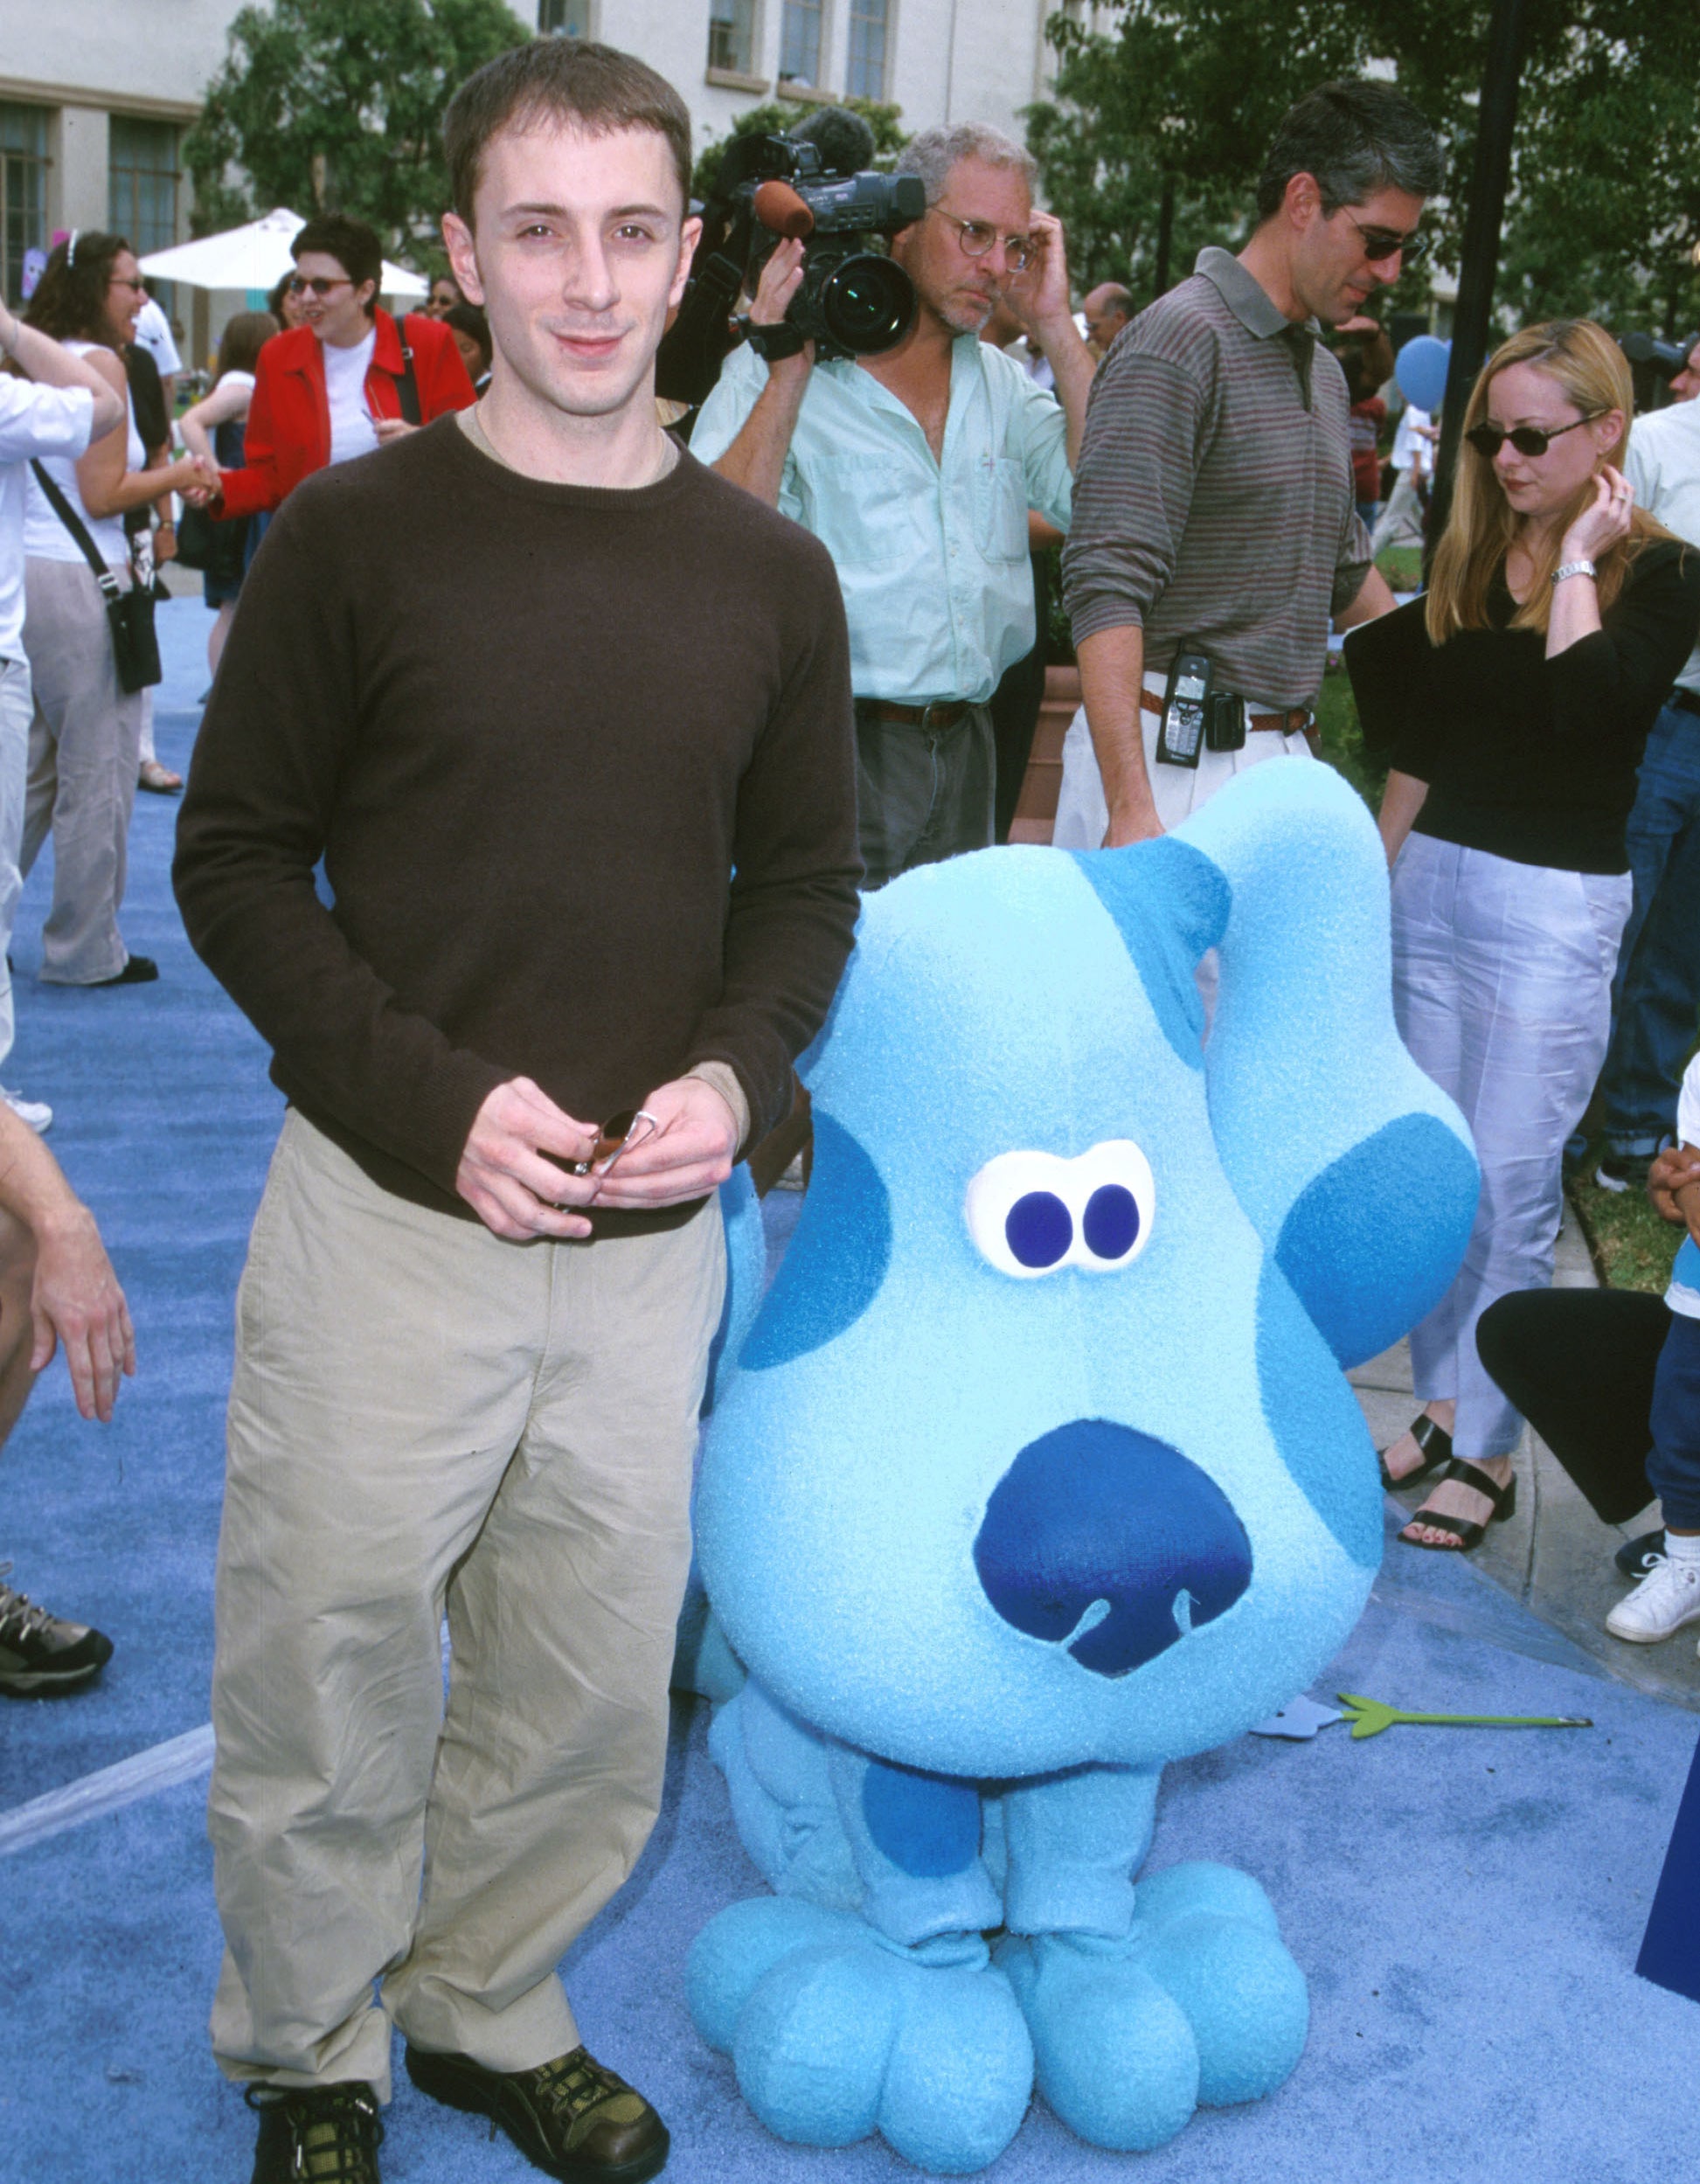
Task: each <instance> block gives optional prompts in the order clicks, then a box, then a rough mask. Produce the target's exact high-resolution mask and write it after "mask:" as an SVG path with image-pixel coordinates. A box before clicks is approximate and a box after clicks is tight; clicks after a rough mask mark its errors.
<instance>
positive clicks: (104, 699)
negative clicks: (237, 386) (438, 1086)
mask: <svg viewBox="0 0 1700 2184" xmlns="http://www.w3.org/2000/svg"><path fill="white" fill-rule="evenodd" d="M144 294H145V291H144V290H143V288H142V276H141V273H140V270H139V268H138V267H137V265H136V260H135V253H134V252H133V251H132V250H131V249H130V246H129V245H128V243H127V242H125V241H124V240H123V239H122V238H121V236H117V235H104V234H101V233H99V232H94V231H90V230H84V231H81V232H73V234H72V235H71V236H70V237H69V238H68V239H66V241H65V242H63V243H60V244H58V245H56V246H55V247H54V249H53V252H52V255H51V256H50V257H49V259H48V260H47V267H46V270H45V273H44V274H42V276H41V280H40V282H39V284H38V287H37V288H36V292H35V294H34V295H33V296H32V297H31V302H30V308H29V311H28V313H27V314H26V322H27V323H28V324H29V325H31V326H34V327H38V328H39V329H40V330H41V331H42V332H43V333H45V334H51V335H52V336H54V337H55V339H57V340H59V341H61V342H63V343H65V345H66V348H67V349H69V350H71V351H72V353H73V355H74V356H80V357H87V358H88V360H89V363H90V364H91V365H92V366H93V368H94V370H95V371H98V372H99V373H100V374H101V378H103V379H105V380H106V381H107V382H108V385H110V386H111V388H112V390H113V392H114V393H115V394H118V395H121V396H122V397H123V399H124V400H125V402H126V404H127V406H128V407H129V418H128V431H127V432H126V433H122V434H121V433H111V434H109V435H108V437H107V438H106V439H105V440H97V441H96V442H95V443H94V446H93V447H91V448H90V449H89V451H88V453H87V454H86V455H84V456H82V457H81V458H80V460H79V461H76V462H71V461H66V460H64V459H52V458H50V459H49V460H47V461H42V462H37V463H33V464H31V476H30V496H29V505H28V508H27V510H26V511H25V514H24V554H25V571H24V601H25V605H24V650H25V652H26V653H27V654H28V655H29V661H30V672H31V679H32V681H33V683H34V687H35V718H34V720H33V722H32V723H31V730H30V786H29V794H28V800H27V802H26V804H25V807H24V848H23V855H22V857H21V859H20V863H21V865H22V869H23V870H24V873H25V874H27V873H28V872H29V870H30V868H31V865H32V864H33V863H34V862H35V859H36V856H37V854H38V851H39V849H40V848H41V845H42V843H43V842H44V841H45V839H46V835H47V831H48V829H49V827H50V826H51V827H52V835H53V905H52V911H51V912H50V913H49V915H48V919H47V922H46V925H45V927H44V928H43V932H42V967H41V975H42V978H43V979H44V981H46V982H48V983H49V984H52V985H61V986H130V985H138V984H141V983H142V982H143V981H147V980H149V979H152V978H156V977H157V976H158V975H159V973H158V968H157V967H156V965H155V964H154V963H153V961H152V960H150V959H149V957H147V956H142V955H131V954H130V953H128V950H127V949H126V947H125V946H124V943H123V939H122V938H121V935H120V933H119V931H118V905H119V904H120V903H121V901H122V900H123V895H124V880H125V864H126V849H127V838H128V832H129V822H130V808H131V806H132V804H133V803H134V802H135V783H136V768H137V765H138V752H139V745H140V738H141V731H142V696H141V693H142V690H144V689H145V688H146V687H147V685H148V684H149V683H156V682H157V681H158V680H159V655H158V650H157V648H156V645H155V642H154V635H153V602H152V596H151V585H150V584H149V586H146V587H142V586H137V585H136V584H135V577H134V574H133V572H132V569H131V565H130V546H129V541H128V538H127V537H126V536H125V530H124V517H125V516H126V515H127V514H128V513H129V511H130V510H134V509H142V508H145V507H146V506H147V504H148V503H149V502H150V501H156V500H157V499H158V498H159V497H160V496H161V495H162V494H165V493H171V492H177V493H193V492H196V491H197V490H204V489H205V484H206V480H205V477H204V475H203V474H202V471H201V468H200V466H199V464H198V463H197V462H196V461H194V460H193V459H192V458H188V459H185V460H184V461H178V462H168V463H163V464H161V465H160V466H158V467H157V468H154V469H149V468H147V458H146V455H145V453H144V450H143V447H142V438H141V434H140V433H138V431H137V429H136V424H135V408H134V406H133V405H132V404H130V399H129V390H128V382H127V380H126V378H125V373H124V367H123V364H121V361H120V359H119V355H118V351H119V350H121V348H123V347H124V346H125V345H126V344H127V343H128V342H129V341H130V340H131V338H132V336H133V333H134V329H135V317H136V314H137V312H138V311H139V310H140V309H141V308H142V300H143V296H144Z"/></svg>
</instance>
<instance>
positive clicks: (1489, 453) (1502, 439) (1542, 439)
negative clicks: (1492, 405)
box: [1464, 410, 1606, 462]
mask: <svg viewBox="0 0 1700 2184" xmlns="http://www.w3.org/2000/svg"><path fill="white" fill-rule="evenodd" d="M1605 414H1606V413H1605V411H1604V410H1590V411H1589V412H1588V413H1587V415H1586V417H1579V418H1577V419H1574V420H1573V421H1572V423H1571V424H1568V425H1559V426H1555V427H1554V428H1553V430H1552V431H1551V432H1550V433H1549V432H1544V431H1543V430H1542V428H1541V427H1540V426H1538V425H1514V426H1512V427H1511V429H1510V431H1509V432H1506V431H1505V430H1503V429H1502V427H1501V426H1498V425H1477V426H1474V427H1473V428H1472V429H1471V430H1470V431H1469V432H1467V433H1465V435H1464V437H1465V439H1466V440H1468V441H1469V443H1470V445H1471V447H1474V450H1475V452H1476V453H1477V454H1479V455H1485V456H1486V457H1487V458H1488V461H1489V462H1491V461H1493V459H1494V457H1495V455H1496V454H1498V453H1499V451H1500V449H1501V448H1502V447H1503V446H1504V445H1505V443H1506V441H1507V440H1509V441H1510V443H1511V445H1512V446H1513V447H1515V448H1516V451H1517V453H1518V454H1520V455H1544V454H1545V453H1546V451H1547V449H1548V448H1549V447H1551V444H1552V442H1553V441H1554V440H1562V439H1563V438H1564V436H1565V433H1573V432H1574V431H1575V430H1576V427H1577V426H1578V425H1592V422H1593V420H1594V419H1595V418H1596V417H1604V415H1605Z"/></svg>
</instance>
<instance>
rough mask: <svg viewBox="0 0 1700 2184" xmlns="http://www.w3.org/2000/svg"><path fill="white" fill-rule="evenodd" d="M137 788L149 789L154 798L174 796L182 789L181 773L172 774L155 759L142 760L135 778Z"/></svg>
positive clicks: (168, 767)
mask: <svg viewBox="0 0 1700 2184" xmlns="http://www.w3.org/2000/svg"><path fill="white" fill-rule="evenodd" d="M135 782H136V787H138V788H150V789H152V791H153V792H154V794H155V795H156V796H175V795H176V794H177V791H178V790H179V789H180V788H181V787H183V776H182V774H181V773H172V771H171V769H170V766H162V765H161V764H160V762H159V760H158V759H142V764H141V766H140V767H139V768H138V770H137V773H136V777H135Z"/></svg>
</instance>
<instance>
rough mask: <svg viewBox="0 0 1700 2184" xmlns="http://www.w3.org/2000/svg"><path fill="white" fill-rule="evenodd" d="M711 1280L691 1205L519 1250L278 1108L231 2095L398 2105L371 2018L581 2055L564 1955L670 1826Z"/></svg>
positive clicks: (215, 1703) (224, 1721)
mask: <svg viewBox="0 0 1700 2184" xmlns="http://www.w3.org/2000/svg"><path fill="white" fill-rule="evenodd" d="M724 1286H725V1249H724V1244H723V1239H722V1231H721V1224H720V1218H719V1213H718V1207H717V1206H716V1205H715V1204H713V1203H709V1204H707V1205H705V1206H704V1207H703V1208H702V1209H701V1210H699V1211H698V1212H697V1214H696V1215H695V1216H694V1217H692V1218H691V1219H690V1220H689V1221H688V1222H686V1223H685V1224H684V1225H683V1227H681V1228H679V1229H677V1230H674V1231H670V1232H669V1233H666V1234H663V1235H658V1236H644V1237H620V1238H604V1239H602V1240H600V1241H598V1242H596V1243H594V1244H593V1245H582V1244H554V1243H551V1242H547V1241H544V1240H539V1241H538V1242H537V1243H534V1244H525V1245H517V1244H508V1243H503V1241H501V1240H500V1239H499V1238H496V1237H494V1236H492V1235H491V1234H490V1233H489V1231H488V1230H487V1229H485V1228H483V1227H482V1225H481V1224H475V1223H472V1222H467V1221H460V1220H456V1219H455V1218H454V1217H453V1216H451V1215H448V1214H443V1213H439V1212H436V1211H434V1210H429V1209H427V1208H423V1207H419V1206H413V1205H409V1204H408V1203H406V1202H405V1201H403V1200H400V1199H398V1198H395V1197H393V1196H391V1195H390V1194H389V1193H387V1192H385V1191H383V1190H381V1189H379V1188H378V1186H377V1185H376V1184H374V1183H372V1182H370V1181H368V1179H367V1178H366V1177H365V1175H364V1174H363V1173H362V1172H361V1170H360V1169H359V1168H357V1166H356V1164H355V1163H354V1162H353V1161H351V1160H350V1159H349V1158H348V1157H347V1156H346V1155H345V1154H343V1153H342V1152H340V1151H339V1150H338V1149H337V1147H335V1146H333V1145H332V1144H331V1143H330V1141H328V1140H327V1139H326V1138H325V1137H324V1136H323V1134H322V1133H320V1132H319V1131H317V1130H316V1129H314V1128H313V1127H312V1126H311V1125H310V1124H309V1123H308V1122H306V1121H304V1120H302V1118H301V1116H300V1115H299V1114H297V1113H294V1112H293V1111H292V1112H291V1113H289V1115H288V1117H287V1118H286V1120H285V1122H284V1127H283V1133H282V1135H281V1138H280V1140H279V1141H278V1147H277V1151H276V1153H275V1154H274V1159H273V1162H272V1169H271V1175H270V1177H269V1179H268V1181H267V1186H266V1192H265V1196H264V1198H263V1199H262V1201H261V1203H260V1212H259V1215H258V1217H257V1218H256V1220H255V1223H254V1229H253V1240H252V1243H251V1245H250V1248H249V1254H248V1262H247V1266H246V1271H245V1272H244V1274H243V1277H242V1281H241V1286H240V1288H239V1292H238V1297H237V1349H236V1369H235V1376H234V1380H233V1383H232V1389H231V1400H230V1420H229V1472H228V1480H227V1484H226V1498H225V1513H224V1525H223V1529H222V1532H221V1535H220V1538H219V1570H218V1585H217V1598H216V1625H217V1629H216V1639H217V1645H216V1654H215V1659H214V1663H213V1697H212V1718H213V1726H214V1730H215V1732H216V1736H217V1746H218V1750H217V1758H216V1762H215V1765H214V1767H213V1774H212V1792H211V1797H210V1800H209V1825H210V1830H211V1834H212V1841H213V1848H214V1871H215V1883H216V1888H217V1892H218V1899H219V1915H220V1917H221V1918H222V1920H223V1923H224V1930H225V1938H226V1956H225V1963H224V1969H223V1973H222V1974H221V1976H220V1979H219V1991H218V1996H217V1999H216V2000H215V2002H214V2004H213V2010H212V2042H213V2048H214V2050H215V2052H216V2054H217V2056H218V2059H219V2063H220V2065H221V2067H222V2068H223V2069H224V2070H226V2073H227V2074H228V2075H229V2076H231V2077H235V2078H256V2079H264V2080H267V2081H269V2082H271V2083H274V2084H280V2085H314V2084H324V2083H332V2082H334V2081H336V2080H337V2079H342V2078H365V2079H369V2080H370V2081H371V2083H373V2084H374V2085H375V2086H376V2087H377V2088H378V2094H379V2097H380V2098H387V2097H388V2092H389V2051H390V2024H391V2021H392V2020H393V2021H394V2022H395V2023H396V2024H397V2025H399V2027H400V2028H401V2030H402V2031H403V2032H404V2033H405V2034H406V2036H407V2038H408V2039H409V2040H411V2041H413V2042H414V2043H415V2044H416V2045H418V2046H420V2048H424V2049H450V2050H454V2051H457V2052H460V2053H462V2054H466V2055H469V2056H474V2057H475V2059H476V2060H477V2061H479V2062H481V2063H484V2064H486V2065H488V2066H489V2067H490V2068H492V2069H496V2070H527V2069H531V2068H532V2067H534V2066H536V2065H537V2064H538V2063H545V2062H546V2061H548V2060H549V2059H550V2058H551V2057H552V2056H558V2055H560V2054H562V2053H563V2052H565V2051H566V2049H571V2048H572V2047H574V2046H576V2045H577V2043H578V2037H579V2035H578V2033H577V2031H576V2029H575V2028H574V2025H573V2021H572V2012H571V2010H570V2009H569V2007H568V2006H567V2001H566V1995H565V1993H563V1991H562V1988H561V1985H560V1981H559V1978H558V1976H557V1973H556V1966H557V1965H558V1964H559V1960H560V1959H561V1957H562V1955H563V1954H564V1953H565V1952H566V1949H567V1947H568V1946H569V1945H570V1944H571V1943H572V1940H573V1938H575V1936H577V1935H578V1934H579V1932H580V1931H582V1930H583V1928H584V1927H585V1926H586V1925H587V1924H588V1923H589V1922H590V1920H591V1919H592V1918H593V1917H595V1915H596V1913H597V1912H598V1911H599V1910H600V1909H601V1907H602V1906H603V1904H604V1903H607V1900H608V1898H609V1897H610V1896H612V1895H613V1894H614V1891H615V1889H618V1888H619V1887H620V1885H621V1882H623V1881H624V1880H625V1879H626V1877H627V1875H628V1874H629V1873H630V1871H631V1869H632V1867H633V1865H634V1864H635V1862H636V1859H637V1857H638V1855H639V1853H640V1852H641V1851H642V1848H643V1845H644V1842H645V1841H646V1840H647V1838H648V1836H649V1830H650V1828H651V1827H652V1826H653V1824H654V1821H655V1817H656V1812H657V1810H658V1808H659V1805H660V1799H661V1785H662V1772H663V1763H664V1758H665V1751H666V1734H667V1719H668V1711H667V1683H668V1672H669V1669H670V1666H671V1662H672V1655H673V1641H674V1626H675V1623H676V1621H677V1615H678V1610H679V1605H680V1601H681V1598H682V1596H683V1588H684V1581H685V1575H686V1570H687V1568H688V1565H689V1562H690V1515H689V1508H690V1470H691V1457H692V1452H693V1448H694V1445H695V1440H696V1432H697V1409H698V1406H699V1404H700V1402H701V1397H702V1390H703V1382H704V1371H705V1368H706V1360H707V1355H708V1349H709V1344H710V1342H711V1338H712V1335H713V1333H714V1330H715V1328H716V1327H717V1325H718V1320H719V1314H720V1304H721V1298H722V1294H723V1291H724ZM445 1609H446V1610H447V1613H448V1625H449V1633H450V1644H451V1656H452V1658H451V1667H450V1674H449V1685H448V1702H447V1707H446V1708H445V1704H444V1698H443V1672H442V1660H441V1640H440V1626H441V1618H442V1615H443V1613H444V1612H445ZM375 1981H377V1982H379V1993H378V1998H377V1999H376V2000H375V1999H374V1994H373V1984H374V1982H375ZM380 2004H381V2007H380Z"/></svg>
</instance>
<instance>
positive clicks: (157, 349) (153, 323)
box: [135, 296, 183, 379]
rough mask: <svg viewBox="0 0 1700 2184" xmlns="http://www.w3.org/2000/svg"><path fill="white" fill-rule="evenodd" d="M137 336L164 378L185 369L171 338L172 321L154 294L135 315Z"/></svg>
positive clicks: (175, 344)
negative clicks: (154, 297) (160, 306)
mask: <svg viewBox="0 0 1700 2184" xmlns="http://www.w3.org/2000/svg"><path fill="white" fill-rule="evenodd" d="M135 338H136V340H137V342H138V343H140V344H141V346H142V348H143V349H145V350H147V351H148V353H149V356H150V357H152V358H153V360H154V362H155V363H156V364H157V365H158V366H159V376H160V378H162V379H169V378H171V377H172V376H173V375H174V374H175V373H177V372H179V371H182V370H183V358H182V357H180V356H178V354H177V343H176V342H174V341H173V340H172V338H171V322H170V319H169V318H167V317H166V315H165V314H164V312H163V311H162V310H161V309H160V308H159V306H158V304H157V303H156V302H154V300H153V298H152V296H149V297H148V298H147V300H146V301H145V302H143V304H142V309H140V310H139V311H138V312H137V313H136V315H135Z"/></svg>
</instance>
